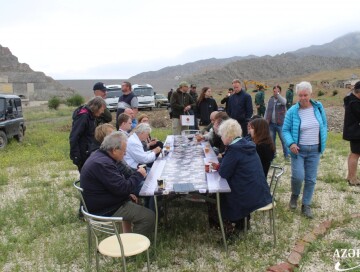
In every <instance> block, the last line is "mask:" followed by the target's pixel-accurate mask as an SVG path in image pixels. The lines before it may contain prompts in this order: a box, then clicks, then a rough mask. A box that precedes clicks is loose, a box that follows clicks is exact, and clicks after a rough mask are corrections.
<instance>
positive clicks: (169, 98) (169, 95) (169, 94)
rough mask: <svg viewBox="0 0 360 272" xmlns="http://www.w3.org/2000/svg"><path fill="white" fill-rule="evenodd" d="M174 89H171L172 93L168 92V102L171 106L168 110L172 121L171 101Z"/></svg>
mask: <svg viewBox="0 0 360 272" xmlns="http://www.w3.org/2000/svg"><path fill="white" fill-rule="evenodd" d="M173 92H174V89H173V88H171V89H170V91H169V92H168V101H169V106H167V110H168V112H169V115H170V119H172V110H171V106H170V100H171V95H172V94H173Z"/></svg>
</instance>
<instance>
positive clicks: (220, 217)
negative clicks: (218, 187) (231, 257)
mask: <svg viewBox="0 0 360 272" xmlns="http://www.w3.org/2000/svg"><path fill="white" fill-rule="evenodd" d="M216 208H217V212H218V217H219V223H220V229H221V234H222V239H223V241H224V247H225V251H226V254H228V249H227V243H226V237H225V230H224V224H223V220H222V216H221V210H220V194H219V193H216Z"/></svg>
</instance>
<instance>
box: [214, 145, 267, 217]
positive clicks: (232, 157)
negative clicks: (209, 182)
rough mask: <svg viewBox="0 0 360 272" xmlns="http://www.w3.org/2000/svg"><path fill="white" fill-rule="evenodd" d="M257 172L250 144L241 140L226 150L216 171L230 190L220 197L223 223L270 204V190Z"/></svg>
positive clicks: (259, 166) (263, 177)
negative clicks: (225, 220) (225, 181)
mask: <svg viewBox="0 0 360 272" xmlns="http://www.w3.org/2000/svg"><path fill="white" fill-rule="evenodd" d="M261 169H262V165H261V161H260V158H259V156H258V154H257V153H256V146H255V144H254V143H253V142H249V141H247V140H245V139H244V138H242V139H240V140H238V141H237V142H236V143H233V144H230V145H229V146H228V149H227V150H226V153H225V156H224V157H223V159H222V161H221V165H220V169H219V174H220V176H221V177H223V178H225V179H226V180H227V181H228V183H229V186H230V188H231V193H226V194H221V212H222V215H223V217H224V219H227V220H230V221H237V220H239V219H241V218H244V217H245V216H247V215H249V214H250V213H251V212H253V211H255V210H257V209H259V208H261V207H263V206H266V205H267V204H269V203H271V201H272V197H271V194H270V188H269V185H268V184H267V182H266V178H265V175H264V171H261Z"/></svg>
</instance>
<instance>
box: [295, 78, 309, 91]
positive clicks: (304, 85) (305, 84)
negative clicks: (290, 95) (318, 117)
mask: <svg viewBox="0 0 360 272" xmlns="http://www.w3.org/2000/svg"><path fill="white" fill-rule="evenodd" d="M300 91H307V92H308V93H309V94H311V93H312V86H311V84H310V82H307V81H302V82H300V83H299V84H296V94H298V93H299V92H300Z"/></svg>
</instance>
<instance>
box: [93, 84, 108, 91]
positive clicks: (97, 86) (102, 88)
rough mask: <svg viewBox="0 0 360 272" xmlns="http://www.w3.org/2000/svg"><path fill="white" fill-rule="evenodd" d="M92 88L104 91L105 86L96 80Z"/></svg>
mask: <svg viewBox="0 0 360 272" xmlns="http://www.w3.org/2000/svg"><path fill="white" fill-rule="evenodd" d="M93 90H94V91H96V90H100V91H103V92H106V86H105V84H104V83H102V82H97V83H95V85H94V88H93Z"/></svg>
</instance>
